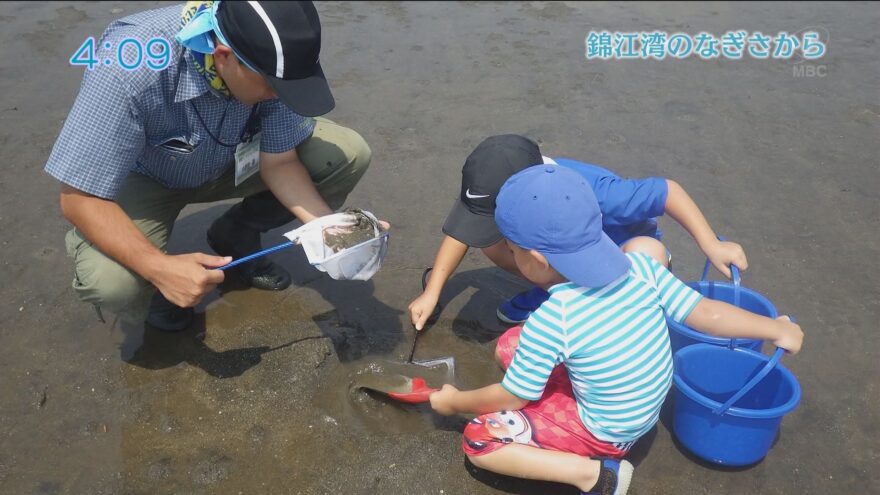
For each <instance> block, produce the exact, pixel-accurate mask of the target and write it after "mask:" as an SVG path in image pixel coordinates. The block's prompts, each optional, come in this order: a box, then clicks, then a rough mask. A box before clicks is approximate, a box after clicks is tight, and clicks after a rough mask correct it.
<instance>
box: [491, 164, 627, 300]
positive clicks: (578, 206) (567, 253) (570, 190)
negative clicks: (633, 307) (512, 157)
mask: <svg viewBox="0 0 880 495" xmlns="http://www.w3.org/2000/svg"><path fill="white" fill-rule="evenodd" d="M495 203H496V208H495V223H496V224H497V225H498V229H499V230H500V231H501V234H502V235H504V237H506V238H507V239H508V240H510V241H511V242H513V243H514V244H516V245H517V246H520V247H522V248H524V249H534V250H535V251H538V252H539V253H541V254H542V255H544V257H546V258H547V261H548V262H550V265H551V266H552V267H553V268H554V269H555V270H556V271H557V272H559V273H560V274H562V275H563V276H564V277H565V278H567V279H568V280H570V281H572V282H574V283H576V284H578V285H580V286H583V287H602V286H604V285H607V284H609V283H611V282H613V281H614V280H617V279H618V278H620V277H622V276H623V275H625V274H626V273H627V271H628V270H629V267H630V264H631V263H630V260H629V258H627V257H626V256H625V255H624V254H623V252H622V251H621V250H620V248H619V247H618V246H617V244H615V243H614V241H612V240H611V238H609V237H608V235H606V234H605V232H603V231H602V212H601V211H600V210H599V202H598V201H597V200H596V195H595V194H594V193H593V188H592V187H590V185H589V184H587V182H586V180H585V179H584V178H583V177H582V176H581V175H580V174H579V173H577V172H575V171H573V170H570V169H567V168H565V167H559V166H556V165H536V166H533V167H529V168H527V169H525V170H523V171H522V172H519V173H517V174H516V175H514V176H512V177H511V178H510V179H508V180H507V182H505V183H504V186H502V187H501V192H500V193H498V199H497V200H496V202H495Z"/></svg>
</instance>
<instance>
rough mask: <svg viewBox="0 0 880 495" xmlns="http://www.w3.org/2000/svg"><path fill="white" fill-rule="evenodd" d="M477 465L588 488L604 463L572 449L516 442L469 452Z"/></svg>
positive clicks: (592, 484)
mask: <svg viewBox="0 0 880 495" xmlns="http://www.w3.org/2000/svg"><path fill="white" fill-rule="evenodd" d="M468 459H470V460H471V462H472V463H474V465H475V466H477V467H479V468H482V469H485V470H487V471H492V472H493V473H498V474H505V475H508V476H515V477H517V478H525V479H530V480H543V481H555V482H557V483H567V484H569V485H574V486H576V487H577V488H578V489H579V490H581V491H588V490H590V489H592V488H593V487H594V486H595V485H596V481H598V479H599V469H601V463H600V462H599V461H597V460H594V459H590V458H588V457H583V456H579V455H577V454H572V453H569V452H559V451H556V450H544V449H539V448H537V447H531V446H528V445H522V444H518V443H512V444H509V445H506V446H504V447H503V448H500V449H498V450H496V451H494V452H490V453H488V454H484V455H479V456H468Z"/></svg>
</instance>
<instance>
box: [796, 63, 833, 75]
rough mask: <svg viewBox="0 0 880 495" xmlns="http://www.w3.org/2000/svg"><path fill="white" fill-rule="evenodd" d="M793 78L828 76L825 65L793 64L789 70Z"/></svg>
mask: <svg viewBox="0 0 880 495" xmlns="http://www.w3.org/2000/svg"><path fill="white" fill-rule="evenodd" d="M791 72H792V76H794V77H825V76H827V75H828V66H827V65H813V64H795V65H793V66H792V68H791Z"/></svg>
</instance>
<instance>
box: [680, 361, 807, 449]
mask: <svg viewBox="0 0 880 495" xmlns="http://www.w3.org/2000/svg"><path fill="white" fill-rule="evenodd" d="M783 352H784V351H783V350H782V349H777V350H776V353H774V355H773V357H772V358H768V357H767V356H765V355H763V354H761V353H758V352H755V351H752V350H750V349H744V348H733V349H731V348H727V347H720V346H716V345H709V344H695V345H691V346H688V347H685V348H683V349H681V350H680V351H678V352H677V353H676V354H675V372H674V375H673V376H674V381H675V389H676V393H675V413H674V419H673V433H674V434H675V437H676V438H677V439H678V440H679V442H681V444H682V445H684V447H685V448H687V449H688V450H689V451H691V452H692V453H693V454H694V455H696V456H697V457H699V458H701V459H704V460H706V461H709V462H713V463H716V464H722V465H725V466H745V465H749V464H753V463H755V462H758V461H760V460H761V459H763V458H764V456H766V455H767V452H769V451H770V446H771V445H772V444H773V440H774V439H775V438H776V434H777V432H778V431H779V425H780V423H781V422H782V417H783V416H785V415H786V414H788V413H789V412H791V411H793V410H794V408H795V407H797V405H798V402H799V401H800V398H801V387H800V384H799V383H798V381H797V378H795V376H794V375H793V374H792V373H791V372H790V371H788V370H787V369H785V367H784V366H782V365H781V364H779V360H780V359H781V357H782V353H783Z"/></svg>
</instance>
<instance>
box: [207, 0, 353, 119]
mask: <svg viewBox="0 0 880 495" xmlns="http://www.w3.org/2000/svg"><path fill="white" fill-rule="evenodd" d="M217 22H218V25H219V27H220V30H221V31H222V32H223V35H224V36H225V37H226V39H227V40H228V41H229V43H230V44H231V45H232V49H233V50H234V51H235V54H236V55H238V56H239V57H241V58H242V59H243V60H244V62H245V63H246V64H248V65H249V66H251V68H253V69H256V70H257V71H258V72H260V74H262V75H263V76H264V77H265V78H266V81H267V82H268V83H269V86H271V87H272V89H273V90H275V93H276V94H277V95H278V97H279V98H280V99H281V101H282V102H284V104H285V105H287V106H288V107H289V108H290V109H291V110H293V111H294V112H296V113H298V114H300V115H304V116H307V117H314V116H317V115H323V114H325V113H327V112H329V111H330V110H333V107H335V106H336V101H335V100H334V99H333V94H332V93H331V92H330V86H329V85H328V84H327V79H326V78H325V77H324V71H323V70H322V69H321V64H320V62H319V60H318V57H319V54H320V52H321V21H320V19H319V18H318V12H317V10H315V6H314V5H313V4H312V2H233V1H224V2H222V3H221V4H220V5H219V6H218V7H217Z"/></svg>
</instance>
